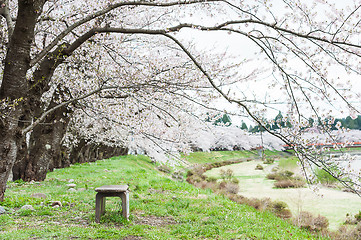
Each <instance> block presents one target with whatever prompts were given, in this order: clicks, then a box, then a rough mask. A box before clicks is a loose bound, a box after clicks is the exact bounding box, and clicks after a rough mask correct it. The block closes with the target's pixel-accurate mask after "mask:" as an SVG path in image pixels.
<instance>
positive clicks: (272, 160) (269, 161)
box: [263, 158, 275, 164]
mask: <svg viewBox="0 0 361 240" xmlns="http://www.w3.org/2000/svg"><path fill="white" fill-rule="evenodd" d="M274 162H275V160H274V159H273V158H266V159H265V160H263V164H272V163H274Z"/></svg>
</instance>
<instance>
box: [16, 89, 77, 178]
mask: <svg viewBox="0 0 361 240" xmlns="http://www.w3.org/2000/svg"><path fill="white" fill-rule="evenodd" d="M67 93H68V92H67V91H64V90H63V89H62V88H61V86H58V88H57V90H56V92H55V93H54V94H53V98H52V100H51V103H50V105H49V107H48V108H49V109H51V108H53V107H54V106H56V105H57V104H58V102H59V101H61V99H63V98H64V96H65V95H66V94H67ZM71 113H72V110H70V109H69V108H68V107H67V106H63V107H60V108H58V109H56V110H55V111H53V112H51V113H50V114H49V115H48V116H47V117H46V119H45V121H44V123H42V124H39V125H37V126H35V127H34V129H33V131H32V134H31V137H30V144H29V157H28V158H25V159H24V160H25V161H24V162H21V163H20V164H19V165H21V169H24V168H25V171H24V172H23V175H22V176H21V178H22V179H23V180H24V181H31V180H34V181H43V180H44V179H45V177H46V174H47V172H48V171H49V170H50V171H52V170H53V169H54V167H63V164H62V161H61V142H62V139H63V137H64V135H65V133H66V129H67V126H68V124H69V120H70V114H71Z"/></svg>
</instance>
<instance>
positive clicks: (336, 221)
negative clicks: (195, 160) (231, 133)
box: [207, 161, 361, 230]
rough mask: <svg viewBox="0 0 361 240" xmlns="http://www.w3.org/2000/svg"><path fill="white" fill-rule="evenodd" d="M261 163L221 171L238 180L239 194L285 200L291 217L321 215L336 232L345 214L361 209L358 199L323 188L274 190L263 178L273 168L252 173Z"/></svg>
mask: <svg viewBox="0 0 361 240" xmlns="http://www.w3.org/2000/svg"><path fill="white" fill-rule="evenodd" d="M260 163H261V162H260V161H251V162H245V163H240V164H235V165H230V166H224V167H222V168H223V169H228V168H230V169H232V170H233V172H234V175H235V177H236V178H238V179H239V186H240V192H239V194H241V195H244V196H246V197H255V198H268V197H269V198H271V199H272V200H281V201H284V202H286V203H287V204H288V206H289V208H290V210H291V211H292V214H293V215H294V216H295V215H297V214H298V213H299V212H300V211H309V212H311V213H313V214H321V215H323V216H325V217H327V218H328V220H329V223H330V226H329V228H330V229H331V230H336V229H338V227H339V226H340V225H341V224H342V223H343V222H344V221H345V217H346V214H347V213H350V214H352V215H354V214H356V213H358V211H360V210H361V198H360V197H358V196H357V195H355V194H352V193H347V192H342V191H339V190H334V189H326V188H323V187H321V188H320V189H319V191H316V192H315V191H313V190H311V189H310V188H298V189H274V188H273V183H274V181H273V180H268V179H266V178H265V177H266V175H267V173H268V172H269V171H270V169H271V168H272V167H271V166H269V165H268V166H267V165H263V166H266V167H265V169H264V170H262V171H261V170H255V167H256V165H257V164H260ZM222 168H214V169H212V170H210V171H208V172H207V176H215V177H219V172H220V169H222Z"/></svg>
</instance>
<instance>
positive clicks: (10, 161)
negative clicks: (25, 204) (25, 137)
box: [0, 108, 22, 201]
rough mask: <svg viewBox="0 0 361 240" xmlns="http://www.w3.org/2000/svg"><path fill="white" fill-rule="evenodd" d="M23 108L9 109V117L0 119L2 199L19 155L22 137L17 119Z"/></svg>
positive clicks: (0, 198)
mask: <svg viewBox="0 0 361 240" xmlns="http://www.w3.org/2000/svg"><path fill="white" fill-rule="evenodd" d="M21 110H22V109H21V108H17V109H14V110H13V111H9V112H10V113H9V112H8V113H9V114H8V115H7V116H6V117H7V118H5V119H0V139H1V141H0V201H3V200H4V193H5V190H6V182H7V180H8V179H9V175H10V173H11V169H12V167H13V165H14V163H15V160H16V156H17V151H18V147H19V139H20V138H21V134H19V128H18V121H17V119H19V117H20V115H21Z"/></svg>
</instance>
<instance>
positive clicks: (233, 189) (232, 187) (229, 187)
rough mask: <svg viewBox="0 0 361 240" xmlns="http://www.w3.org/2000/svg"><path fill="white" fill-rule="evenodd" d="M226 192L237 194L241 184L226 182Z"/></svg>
mask: <svg viewBox="0 0 361 240" xmlns="http://www.w3.org/2000/svg"><path fill="white" fill-rule="evenodd" d="M226 192H228V193H232V194H237V193H238V192H239V186H238V184H235V183H227V184H226Z"/></svg>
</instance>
